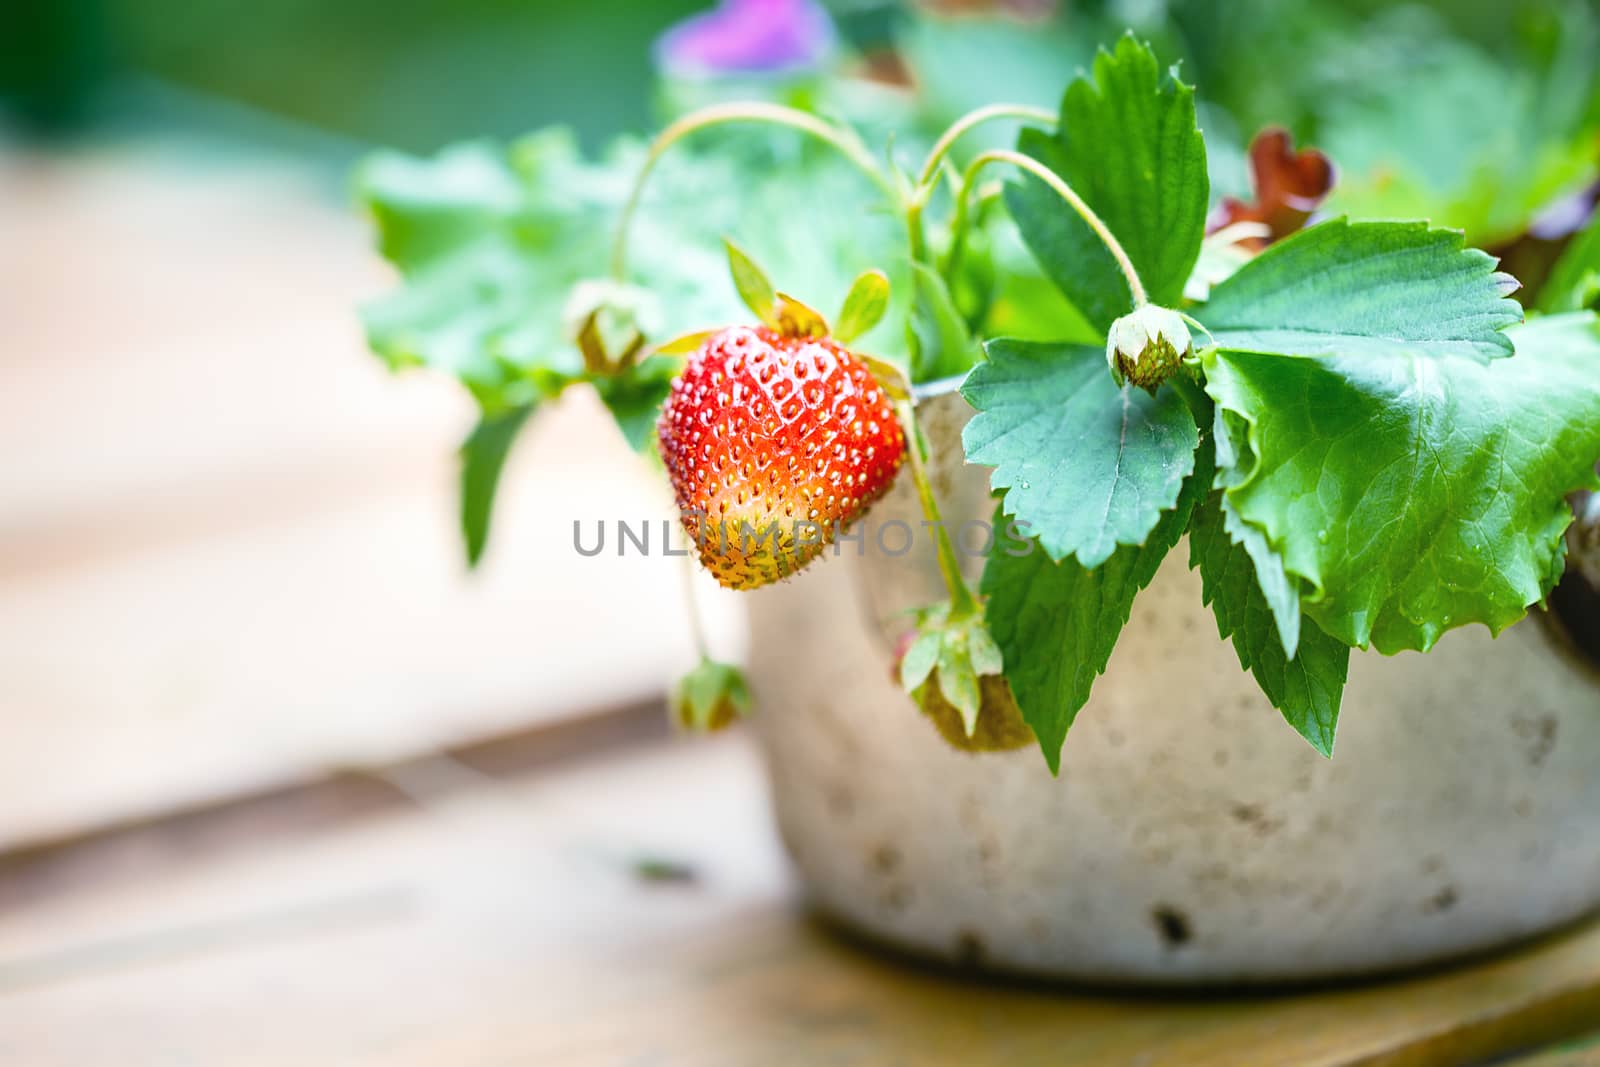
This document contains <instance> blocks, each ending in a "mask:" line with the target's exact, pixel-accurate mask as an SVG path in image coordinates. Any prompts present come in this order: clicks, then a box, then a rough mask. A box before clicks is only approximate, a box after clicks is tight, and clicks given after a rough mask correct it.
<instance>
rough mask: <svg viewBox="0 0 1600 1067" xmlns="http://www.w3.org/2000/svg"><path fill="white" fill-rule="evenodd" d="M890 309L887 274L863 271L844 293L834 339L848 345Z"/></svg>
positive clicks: (878, 271) (879, 271) (876, 322)
mask: <svg viewBox="0 0 1600 1067" xmlns="http://www.w3.org/2000/svg"><path fill="white" fill-rule="evenodd" d="M888 310H889V276H888V275H887V274H885V273H883V271H881V270H869V271H863V272H862V273H861V274H860V275H858V276H857V277H856V280H855V281H854V282H852V283H851V285H850V291H849V292H848V293H846V294H845V298H844V307H843V308H841V309H840V311H839V319H838V321H837V322H835V323H834V326H833V338H834V340H836V341H838V342H839V343H840V344H849V343H850V342H851V341H854V340H855V339H856V338H857V337H860V336H861V335H862V334H864V333H866V332H867V331H868V330H870V329H872V328H873V327H874V326H876V325H878V323H879V321H880V320H882V318H883V313H884V312H886V311H888Z"/></svg>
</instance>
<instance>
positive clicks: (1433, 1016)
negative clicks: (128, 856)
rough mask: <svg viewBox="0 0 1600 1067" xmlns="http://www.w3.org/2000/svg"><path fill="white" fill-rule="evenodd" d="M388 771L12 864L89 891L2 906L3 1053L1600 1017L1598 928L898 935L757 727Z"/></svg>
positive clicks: (897, 1058)
mask: <svg viewBox="0 0 1600 1067" xmlns="http://www.w3.org/2000/svg"><path fill="white" fill-rule="evenodd" d="M389 778H390V784H391V785H392V787H393V789H394V793H393V798H392V802H390V803H388V804H383V805H376V806H374V807H373V808H372V809H371V810H368V811H366V812H365V813H363V814H362V815H361V816H360V817H358V818H344V819H333V820H331V821H330V822H329V823H328V824H326V825H322V826H319V827H313V828H306V829H304V830H303V831H302V832H299V833H296V834H294V835H292V836H290V837H287V838H286V837H284V836H282V835H278V836H276V837H272V838H270V839H267V840H252V839H251V834H250V833H249V832H247V831H243V830H241V831H239V832H237V833H236V834H235V836H234V838H233V839H232V840H231V841H229V842H227V843H226V844H225V845H223V846H221V847H220V849H219V850H217V851H214V854H213V855H211V856H209V857H204V858H200V859H187V860H177V861H173V862H169V863H168V864H167V865H166V868H165V869H164V870H162V871H159V872H154V873H152V872H150V871H148V870H147V871H145V872H143V873H142V875H141V876H140V877H137V878H129V879H123V878H117V877H114V876H113V877H107V878H104V879H96V878H94V877H92V868H93V863H92V862H88V863H80V864H79V865H78V866H77V867H76V868H73V867H71V866H70V865H68V866H65V867H64V866H62V865H61V864H60V862H59V857H57V861H56V862H55V863H54V864H53V865H52V864H51V863H43V862H41V864H40V865H39V866H38V867H37V868H36V869H34V870H33V871H32V872H29V871H26V870H22V871H13V872H12V874H11V877H12V878H13V879H24V880H26V879H29V878H35V879H45V880H47V881H48V880H49V879H51V878H56V879H61V880H66V881H70V883H71V885H70V890H71V891H70V892H66V893H64V894H63V895H61V896H60V897H59V898H58V899H49V894H46V893H37V894H33V895H32V903H31V904H30V906H29V907H27V908H25V909H22V910H20V911H17V912H15V913H13V914H10V915H9V916H7V917H6V918H4V919H0V1063H6V1064H13V1063H15V1064H26V1065H28V1067H55V1065H62V1067H94V1065H99V1064H107V1065H111V1064H115V1065H118V1067H143V1065H146V1064H148V1065H152V1067H155V1065H162V1067H165V1065H168V1064H201V1065H212V1064H219V1065H220V1064H227V1065H229V1067H250V1065H256V1064H263V1065H265V1064H295V1065H313V1064H351V1065H372V1067H379V1065H382V1067H478V1065H491V1064H506V1065H513V1064H518V1065H520V1064H541V1065H542V1064H575V1065H590V1064H594V1065H647V1064H648V1065H657V1067H677V1065H684V1067H691V1065H692V1067H716V1065H728V1067H748V1065H753V1064H760V1065H771V1067H786V1065H790V1064H793V1065H795V1067H802V1065H803V1067H811V1065H815V1064H863V1065H865V1064H872V1065H877V1064H907V1065H912V1064H916V1065H921V1064H928V1065H934V1064H939V1065H943V1064H952V1065H963V1067H978V1065H986V1064H1007V1065H1012V1064H1035V1063H1037V1064H1057V1065H1063V1067H1065V1065H1080V1064H1082V1065H1089V1064H1095V1065H1098V1064H1118V1065H1128V1067H1133V1065H1140V1067H1166V1065H1171V1067H1210V1065H1233V1064H1262V1065H1270V1067H1312V1065H1316V1067H1334V1065H1340V1067H1354V1065H1358V1064H1359V1065H1362V1067H1375V1065H1380V1064H1382V1065H1406V1067H1423V1065H1435V1064H1439V1065H1444V1064H1449V1065H1456V1064H1465V1063H1472V1062H1478V1061H1481V1060H1484V1059H1486V1058H1488V1057H1491V1056H1495V1055H1498V1054H1501V1053H1505V1052H1508V1051H1512V1050H1516V1049H1521V1048H1527V1047H1530V1046H1535V1045H1538V1044H1540V1043H1548V1042H1551V1041H1554V1040H1556V1039H1558V1038H1565V1037H1569V1036H1571V1035H1575V1034H1580V1033H1582V1032H1583V1031H1584V1030H1585V1029H1586V1028H1588V1027H1589V1026H1593V1025H1596V1024H1600V927H1591V928H1589V929H1586V930H1581V931H1576V932H1573V933H1570V934H1568V935H1567V936H1565V937H1563V938H1560V939H1557V940H1554V941H1551V942H1548V943H1545V944H1542V945H1539V946H1535V947H1533V948H1530V949H1526V950H1523V951H1521V952H1517V953H1513V954H1511V955H1507V956H1503V957H1500V958H1496V959H1493V960H1489V961H1485V962H1483V963H1480V964H1478V965H1476V966H1473V967H1470V968H1466V969H1460V970H1452V971H1448V972H1441V973H1438V974H1434V975H1428V976H1423V977H1416V978H1410V979H1407V980H1403V981H1396V982H1388V983H1382V984H1377V985H1365V986H1359V987H1349V988H1344V989H1335V990H1329V991H1323V992H1318V993H1312V994H1303V995H1294V996H1262V995H1249V996H1240V997H1225V998H1216V997H1213V998H1204V999H1175V998H1152V997H1138V996H1129V995H1126V994H1123V995H1113V994H1104V993H1098V994H1097V993H1084V992H1076V993H1074V992H1067V991H1062V990H1058V989H1053V988H1049V987H1045V986H1040V985H1016V984H995V983H984V982H981V981H979V980H978V979H977V978H975V977H974V976H972V975H958V974H952V973H948V972H943V971H939V970H934V969H931V968H927V967H923V966H920V965H917V964H914V963H911V962H908V961H905V960H900V959H895V958H892V957H888V956H885V955H881V954H879V953H878V952H875V951H873V950H871V949H869V948H867V947H865V946H863V945H861V944H859V943H856V942H854V941H852V940H850V939H848V938H845V937H842V936H840V935H838V934H836V933H834V932H831V931H829V930H827V929H826V928H824V927H822V926H821V925H819V924H818V923H816V922H814V921H812V920H810V919H808V918H807V917H806V914H805V913H804V911H803V910H802V909H801V908H800V906H799V902H798V901H797V900H796V898H795V890H794V887H793V884H792V883H791V881H790V879H789V877H788V875H787V872H786V869H785V866H784V863H783V860H782V858H781V856H780V855H779V853H778V851H777V846H776V844H775V839H774V835H773V833H772V831H771V828H770V826H769V825H768V815H767V810H766V806H765V797H764V789H763V785H762V781H761V775H760V769H759V765H758V761H757V759H756V757H755V754H754V752H753V751H752V749H751V747H750V746H749V745H748V744H747V743H746V741H745V739H743V738H740V737H729V738H724V739H718V740H715V741H701V742H676V743H674V742H670V741H661V742H655V743H640V744H636V745H629V746H627V747H624V748H621V749H610V750H607V751H603V752H600V753H596V754H594V755H592V756H590V757H588V758H586V759H580V760H578V761H577V762H575V763H568V764H563V765H560V766H558V767H556V768H546V769H545V770H543V771H539V772H535V773H531V774H528V775H526V776H522V777H516V778H500V777H488V776H485V775H484V774H483V772H481V771H478V770H473V769H470V768H468V767H467V766H465V765H464V764H461V763H456V762H445V761H425V762H422V763H418V764H413V765H411V766H409V767H408V768H405V769H404V770H403V771H401V772H397V773H395V774H392V775H390V776H389ZM86 847H90V848H93V847H94V846H86ZM100 847H102V848H103V847H104V845H102V846H100ZM217 852H220V854H217ZM114 869H115V867H114V864H113V867H112V870H113V872H114ZM1563 1055H1565V1056H1566V1058H1561V1056H1563ZM1597 1055H1600V1053H1597V1052H1596V1050H1594V1049H1592V1048H1591V1049H1590V1050H1588V1051H1573V1052H1571V1053H1570V1054H1556V1053H1551V1054H1550V1056H1554V1057H1555V1058H1549V1057H1547V1058H1544V1059H1535V1060H1533V1061H1530V1062H1534V1063H1540V1064H1552V1063H1565V1064H1581V1063H1589V1064H1593V1063H1595V1062H1597V1060H1596V1057H1597Z"/></svg>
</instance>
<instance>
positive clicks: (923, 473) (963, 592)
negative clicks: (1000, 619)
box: [895, 400, 978, 619]
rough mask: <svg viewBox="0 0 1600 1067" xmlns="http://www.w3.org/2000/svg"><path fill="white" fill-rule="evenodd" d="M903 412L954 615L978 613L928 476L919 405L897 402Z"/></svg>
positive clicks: (915, 477)
mask: <svg viewBox="0 0 1600 1067" xmlns="http://www.w3.org/2000/svg"><path fill="white" fill-rule="evenodd" d="M895 406H896V408H897V409H898V411H899V414H900V423H901V428H902V429H903V430H904V431H905V434H906V452H907V454H908V455H910V457H911V479H912V481H913V482H915V483H916V487H917V499H918V501H919V502H920V503H921V504H922V516H923V518H924V519H926V520H927V521H928V523H929V524H930V526H931V527H932V529H933V543H934V546H935V547H936V548H937V550H938V555H939V573H940V574H942V575H943V576H944V584H945V588H946V589H948V590H949V592H950V617H951V618H953V619H959V618H962V617H963V616H966V615H971V614H975V613H976V612H977V610H978V599H977V597H975V596H973V595H972V590H971V589H969V588H968V587H967V582H966V579H965V578H963V577H962V576H961V561H960V559H958V558H957V556H956V548H955V543H954V542H953V541H952V540H951V539H950V532H949V531H948V530H946V529H945V528H944V519H943V518H942V516H941V514H940V511H939V501H938V499H937V498H935V497H934V495H933V483H932V482H930V481H929V480H928V468H927V455H926V452H925V450H924V445H925V442H924V440H923V437H922V428H921V427H920V426H918V425H917V413H916V409H915V408H914V407H912V405H911V402H910V401H909V400H902V401H900V402H899V403H898V404H896V405H895Z"/></svg>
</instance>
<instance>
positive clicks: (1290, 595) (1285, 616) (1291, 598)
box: [1217, 499, 1301, 659]
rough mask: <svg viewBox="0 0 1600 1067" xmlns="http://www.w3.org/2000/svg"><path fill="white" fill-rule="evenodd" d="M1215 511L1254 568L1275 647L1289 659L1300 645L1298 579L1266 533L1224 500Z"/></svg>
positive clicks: (1230, 536) (1230, 537) (1232, 539)
mask: <svg viewBox="0 0 1600 1067" xmlns="http://www.w3.org/2000/svg"><path fill="white" fill-rule="evenodd" d="M1217 510H1218V512H1219V513H1220V514H1221V516H1222V524H1223V528H1224V529H1225V530H1226V531H1227V533H1228V537H1229V539H1230V540H1231V541H1233V542H1236V543H1237V544H1238V546H1239V549H1240V551H1242V552H1243V553H1244V556H1245V558H1246V559H1248V560H1249V561H1250V565H1251V568H1252V569H1253V570H1254V571H1255V576H1256V580H1255V586H1256V589H1257V590H1258V591H1259V592H1260V593H1261V597H1262V600H1263V602H1264V603H1265V604H1266V605H1267V608H1268V610H1269V611H1271V613H1272V620H1273V624H1274V629H1275V630H1276V631H1277V633H1278V645H1279V648H1280V649H1282V651H1283V654H1284V655H1286V656H1288V657H1289V658H1291V659H1293V658H1294V655H1295V651H1296V650H1297V649H1298V648H1299V646H1300V630H1301V626H1300V582H1299V580H1298V579H1291V578H1290V577H1289V575H1288V572H1287V571H1286V570H1285V569H1284V566H1283V557H1282V556H1280V555H1278V553H1276V552H1274V551H1273V550H1272V546H1271V545H1270V544H1268V543H1267V538H1266V535H1265V534H1263V533H1262V532H1261V531H1260V530H1258V529H1256V528H1255V527H1254V526H1251V525H1250V524H1249V523H1247V522H1245V521H1244V520H1243V519H1241V518H1240V517H1239V515H1238V513H1237V512H1235V511H1234V510H1233V506H1232V505H1231V504H1229V503H1228V502H1227V500H1225V499H1224V500H1222V501H1221V502H1220V503H1219V504H1218V507H1217ZM1223 636H1227V635H1226V634H1224V635H1223Z"/></svg>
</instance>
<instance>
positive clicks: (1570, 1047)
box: [1501, 1033, 1600, 1067]
mask: <svg viewBox="0 0 1600 1067" xmlns="http://www.w3.org/2000/svg"><path fill="white" fill-rule="evenodd" d="M1501 1067H1600V1033H1592V1034H1589V1035H1587V1036H1585V1037H1580V1038H1578V1039H1576V1040H1574V1041H1567V1042H1562V1043H1560V1044H1558V1045H1557V1046H1556V1047H1555V1048H1550V1049H1546V1050H1545V1051H1543V1052H1532V1053H1528V1054H1527V1055H1523V1056H1513V1057H1512V1058H1511V1059H1508V1060H1505V1061H1503V1063H1502V1065H1501Z"/></svg>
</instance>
